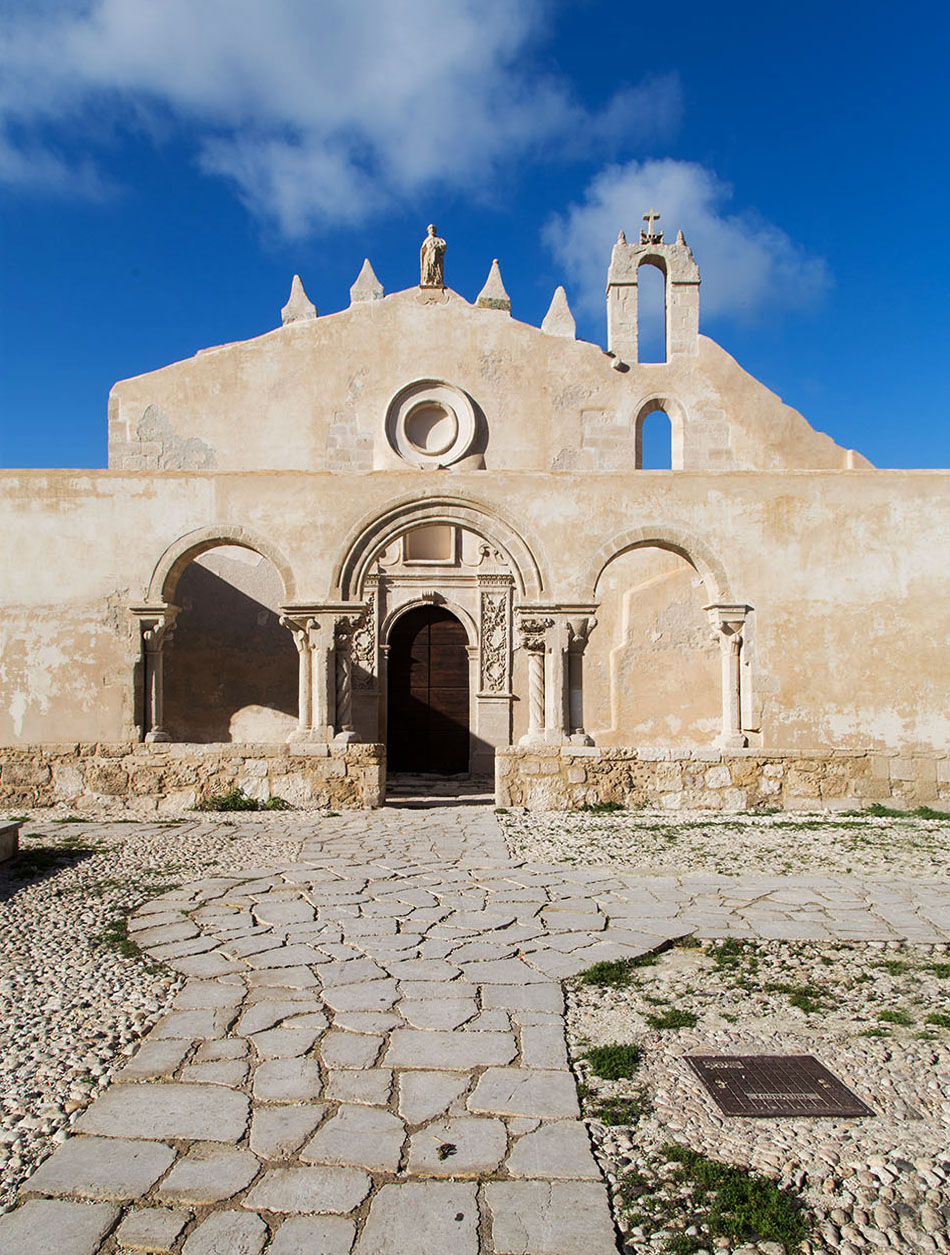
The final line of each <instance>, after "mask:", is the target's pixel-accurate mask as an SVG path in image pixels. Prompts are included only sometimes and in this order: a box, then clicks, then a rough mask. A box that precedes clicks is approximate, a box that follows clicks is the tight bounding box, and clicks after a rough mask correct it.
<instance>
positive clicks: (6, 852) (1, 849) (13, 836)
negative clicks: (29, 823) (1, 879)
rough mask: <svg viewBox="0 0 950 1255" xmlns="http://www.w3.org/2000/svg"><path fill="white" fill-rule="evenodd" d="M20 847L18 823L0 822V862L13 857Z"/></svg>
mask: <svg viewBox="0 0 950 1255" xmlns="http://www.w3.org/2000/svg"><path fill="white" fill-rule="evenodd" d="M19 848H20V825H19V824H18V823H17V824H0V863H5V862H6V861H7V859H9V858H13V856H14V855H15V854H16V852H17V850H18V849H19Z"/></svg>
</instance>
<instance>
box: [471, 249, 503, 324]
mask: <svg viewBox="0 0 950 1255" xmlns="http://www.w3.org/2000/svg"><path fill="white" fill-rule="evenodd" d="M475 304H476V305H477V306H478V307H479V308H480V309H503V310H506V311H507V312H508V313H509V314H510V313H511V297H510V296H509V295H508V293H507V292H506V291H505V285H504V283H502V281H501V271H500V270H499V268H498V258H497V257H496V258H495V259H494V261H493V262H492V264H491V270H489V272H488V278H487V279H486V280H485V286H484V287H483V288H482V290H481V292H479V294H478V297H477V299H476V301H475Z"/></svg>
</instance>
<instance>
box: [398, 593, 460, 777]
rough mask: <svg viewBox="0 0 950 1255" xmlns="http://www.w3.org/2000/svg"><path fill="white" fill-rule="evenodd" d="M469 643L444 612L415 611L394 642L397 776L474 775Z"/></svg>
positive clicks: (434, 608) (404, 618) (436, 608)
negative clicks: (471, 770)
mask: <svg viewBox="0 0 950 1255" xmlns="http://www.w3.org/2000/svg"><path fill="white" fill-rule="evenodd" d="M467 645H468V639H467V637H466V635H465V629H464V628H463V627H462V625H461V623H459V621H458V619H456V617H455V615H453V614H451V613H450V612H449V611H448V610H443V609H442V608H441V607H439V606H423V607H420V608H419V609H418V610H410V611H408V612H407V613H406V614H404V615H403V616H402V618H401V619H399V620H398V621H397V623H396V625H395V627H394V628H393V630H392V633H391V635H390V638H389V727H388V730H387V739H386V748H387V759H388V764H389V769H390V770H391V771H414V772H432V773H434V774H437V775H446V776H451V775H456V774H458V773H460V772H466V771H468V769H469V757H468V752H469V721H468V707H469V692H468V668H469V664H468V651H467Z"/></svg>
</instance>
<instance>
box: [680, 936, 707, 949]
mask: <svg viewBox="0 0 950 1255" xmlns="http://www.w3.org/2000/svg"><path fill="white" fill-rule="evenodd" d="M702 948H703V943H702V942H701V941H700V940H699V938H698V937H694V936H693V934H692V933H686V935H685V936H683V937H677V938H676V940H675V941H674V942H673V949H674V950H702Z"/></svg>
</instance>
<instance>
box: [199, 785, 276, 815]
mask: <svg viewBox="0 0 950 1255" xmlns="http://www.w3.org/2000/svg"><path fill="white" fill-rule="evenodd" d="M194 809H195V810H196V811H289V810H293V807H292V806H291V805H290V803H289V802H287V801H285V800H284V798H282V797H269V798H268V799H267V801H266V802H261V801H260V800H259V799H258V798H256V797H248V796H247V794H246V793H245V792H244V791H243V789H239V788H237V786H235V787H234V788H233V789H228V791H227V792H226V793H212V794H211V795H210V797H206V798H205V799H204V801H202V802H199V803H198V804H197V805H196V806H195V807H194Z"/></svg>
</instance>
